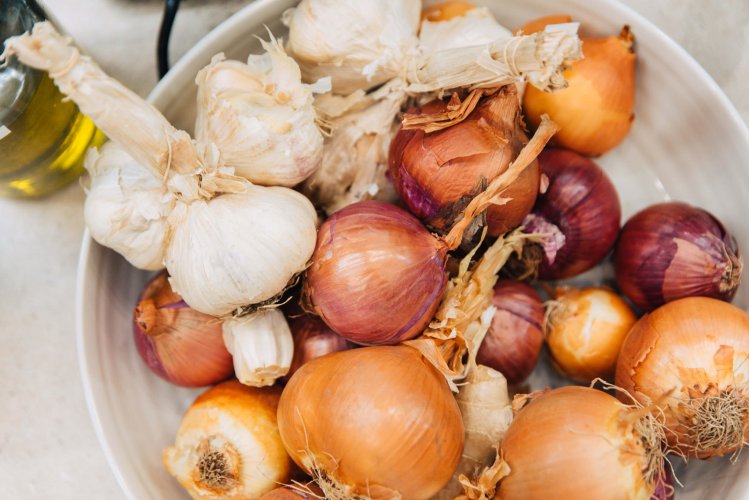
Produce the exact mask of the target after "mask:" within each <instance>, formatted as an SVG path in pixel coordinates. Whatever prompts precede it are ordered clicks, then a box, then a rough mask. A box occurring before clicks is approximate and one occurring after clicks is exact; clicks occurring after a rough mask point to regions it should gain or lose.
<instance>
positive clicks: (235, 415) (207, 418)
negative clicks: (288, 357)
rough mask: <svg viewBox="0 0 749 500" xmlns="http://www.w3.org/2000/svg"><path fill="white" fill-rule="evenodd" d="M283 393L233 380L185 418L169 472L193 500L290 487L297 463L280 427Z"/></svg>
mask: <svg viewBox="0 0 749 500" xmlns="http://www.w3.org/2000/svg"><path fill="white" fill-rule="evenodd" d="M280 394H281V389H280V388H277V387H266V388H263V389H258V388H254V387H247V386H245V385H242V384H240V383H239V382H238V381H236V380H230V381H228V382H224V383H222V384H219V385H217V386H216V387H213V388H212V389H209V390H208V391H206V392H204V393H203V394H201V395H200V396H199V397H198V398H197V399H196V400H195V402H194V403H193V404H192V406H190V408H189V409H188V410H187V412H186V413H185V416H184V417H183V418H182V423H181V424H180V427H179V430H178V431H177V439H176V442H175V444H174V446H171V447H169V448H167V449H166V450H164V456H163V459H164V466H165V467H166V469H167V470H168V471H169V473H170V474H171V475H173V476H174V477H175V478H176V479H177V480H178V481H179V483H180V484H181V485H182V487H183V488H185V490H187V492H188V493H189V494H190V496H191V497H193V498H196V499H198V498H257V497H259V496H261V495H262V494H264V493H266V492H268V491H270V490H272V489H274V488H275V487H276V486H278V484H282V483H287V482H288V481H289V477H290V474H291V471H292V462H291V459H290V458H289V456H288V455H287V454H286V451H285V449H284V446H283V443H282V442H281V437H280V435H279V432H278V425H277V424H276V409H277V408H278V399H279V397H280Z"/></svg>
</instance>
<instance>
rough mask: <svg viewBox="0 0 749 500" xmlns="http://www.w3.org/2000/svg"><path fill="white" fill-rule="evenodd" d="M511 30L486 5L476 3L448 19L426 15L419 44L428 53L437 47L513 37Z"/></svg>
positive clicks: (446, 47)
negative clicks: (477, 5) (431, 18)
mask: <svg viewBox="0 0 749 500" xmlns="http://www.w3.org/2000/svg"><path fill="white" fill-rule="evenodd" d="M512 36H513V35H512V32H511V31H510V30H509V29H507V28H505V27H504V26H502V25H501V24H499V23H498V22H497V20H496V19H495V18H494V15H493V14H492V13H491V12H490V11H489V9H487V8H486V7H475V8H473V9H471V10H469V11H468V12H466V13H465V14H463V15H462V16H457V17H454V18H452V19H449V20H447V21H434V22H433V21H429V20H428V19H424V20H423V21H422V23H421V30H420V31H419V44H420V46H421V49H422V51H424V52H425V53H430V52H434V51H437V50H447V49H455V48H458V47H470V46H473V45H485V44H489V43H492V42H494V41H495V40H499V39H507V38H512Z"/></svg>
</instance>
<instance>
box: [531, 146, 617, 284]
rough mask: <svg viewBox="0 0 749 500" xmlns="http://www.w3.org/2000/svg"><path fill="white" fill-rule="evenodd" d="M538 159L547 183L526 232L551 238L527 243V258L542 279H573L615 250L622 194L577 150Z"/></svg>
mask: <svg viewBox="0 0 749 500" xmlns="http://www.w3.org/2000/svg"><path fill="white" fill-rule="evenodd" d="M538 161H539V162H540V163H541V171H542V172H543V173H544V174H545V175H546V176H547V177H548V178H549V186H548V188H547V189H546V191H545V192H544V194H542V195H541V196H539V197H538V200H536V205H535V206H534V207H533V212H531V214H530V215H528V217H526V218H525V220H524V221H523V226H524V227H525V232H526V233H542V234H546V235H547V236H546V237H545V238H544V240H543V241H542V242H541V243H538V244H531V245H529V246H528V247H526V249H524V251H523V259H525V260H526V263H527V264H526V265H527V266H528V267H530V269H528V271H530V273H531V274H535V273H536V272H537V275H538V277H539V278H540V279H542V280H556V279H563V278H570V277H572V276H576V275H578V274H580V273H582V272H584V271H587V270H588V269H590V268H592V267H594V266H595V265H597V264H598V263H599V262H601V261H602V260H603V259H604V258H605V257H606V255H607V254H608V253H609V251H611V249H612V248H613V246H614V242H615V241H616V236H617V233H618V232H619V223H620V220H621V207H620V205H619V196H618V195H617V194H616V189H615V188H614V185H613V184H612V183H611V180H609V178H608V176H607V175H606V173H605V172H604V171H603V170H601V168H600V167H598V165H596V164H595V163H593V162H592V161H591V160H589V159H587V158H585V157H583V156H580V155H579V154H577V153H574V152H572V151H566V150H563V149H550V150H546V151H544V152H542V153H541V154H540V155H539V157H538ZM536 270H537V271H536Z"/></svg>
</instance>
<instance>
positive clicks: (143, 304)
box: [135, 299, 162, 337]
mask: <svg viewBox="0 0 749 500" xmlns="http://www.w3.org/2000/svg"><path fill="white" fill-rule="evenodd" d="M157 323H158V308H157V307H156V304H155V303H154V301H153V300H151V299H143V300H141V301H140V302H138V305H137V306H136V307H135V324H136V325H138V328H140V331H141V332H143V334H145V335H147V336H149V337H155V336H157V335H159V334H160V333H162V330H161V329H160V328H157Z"/></svg>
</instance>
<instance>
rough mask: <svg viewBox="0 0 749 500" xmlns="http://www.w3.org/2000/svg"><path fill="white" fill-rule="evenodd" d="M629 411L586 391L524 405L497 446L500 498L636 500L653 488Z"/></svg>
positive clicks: (559, 392)
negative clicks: (505, 470) (502, 473)
mask: <svg viewBox="0 0 749 500" xmlns="http://www.w3.org/2000/svg"><path fill="white" fill-rule="evenodd" d="M629 411H630V410H629V408H627V407H626V406H625V405H623V404H622V403H621V402H619V401H618V400H617V399H616V398H614V397H613V396H610V395H608V394H606V393H605V392H602V391H598V390H596V389H591V388H588V387H575V386H568V387H561V388H559V389H554V390H552V391H549V392H547V393H545V394H542V395H541V396H539V397H538V398H536V399H534V400H533V401H532V402H530V403H529V404H528V405H527V406H526V407H524V408H522V409H521V410H520V412H519V413H518V414H517V416H516V417H515V420H514V421H513V422H512V424H511V425H510V428H509V430H508V431H507V434H506V435H505V438H504V439H503V441H502V444H501V453H502V457H503V459H504V460H505V462H506V463H507V464H508V465H509V467H510V473H509V475H508V476H506V477H504V478H503V479H502V480H501V482H500V484H499V487H498V489H497V493H496V495H495V497H494V498H495V499H502V500H515V499H518V500H536V499H538V500H547V499H551V498H553V499H554V500H579V499H582V498H595V499H599V500H600V499H612V500H613V499H623V498H625V499H642V500H648V499H649V498H650V495H651V493H652V492H653V490H654V487H653V486H649V485H647V484H646V483H645V480H644V478H643V474H642V472H641V471H642V470H643V469H644V468H645V467H646V464H647V457H646V452H645V450H644V448H643V447H642V444H641V443H640V440H639V438H638V437H636V434H635V433H634V431H633V428H632V426H633V424H634V422H633V421H632V419H628V418H627V416H628V415H627V414H628V412H629Z"/></svg>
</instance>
